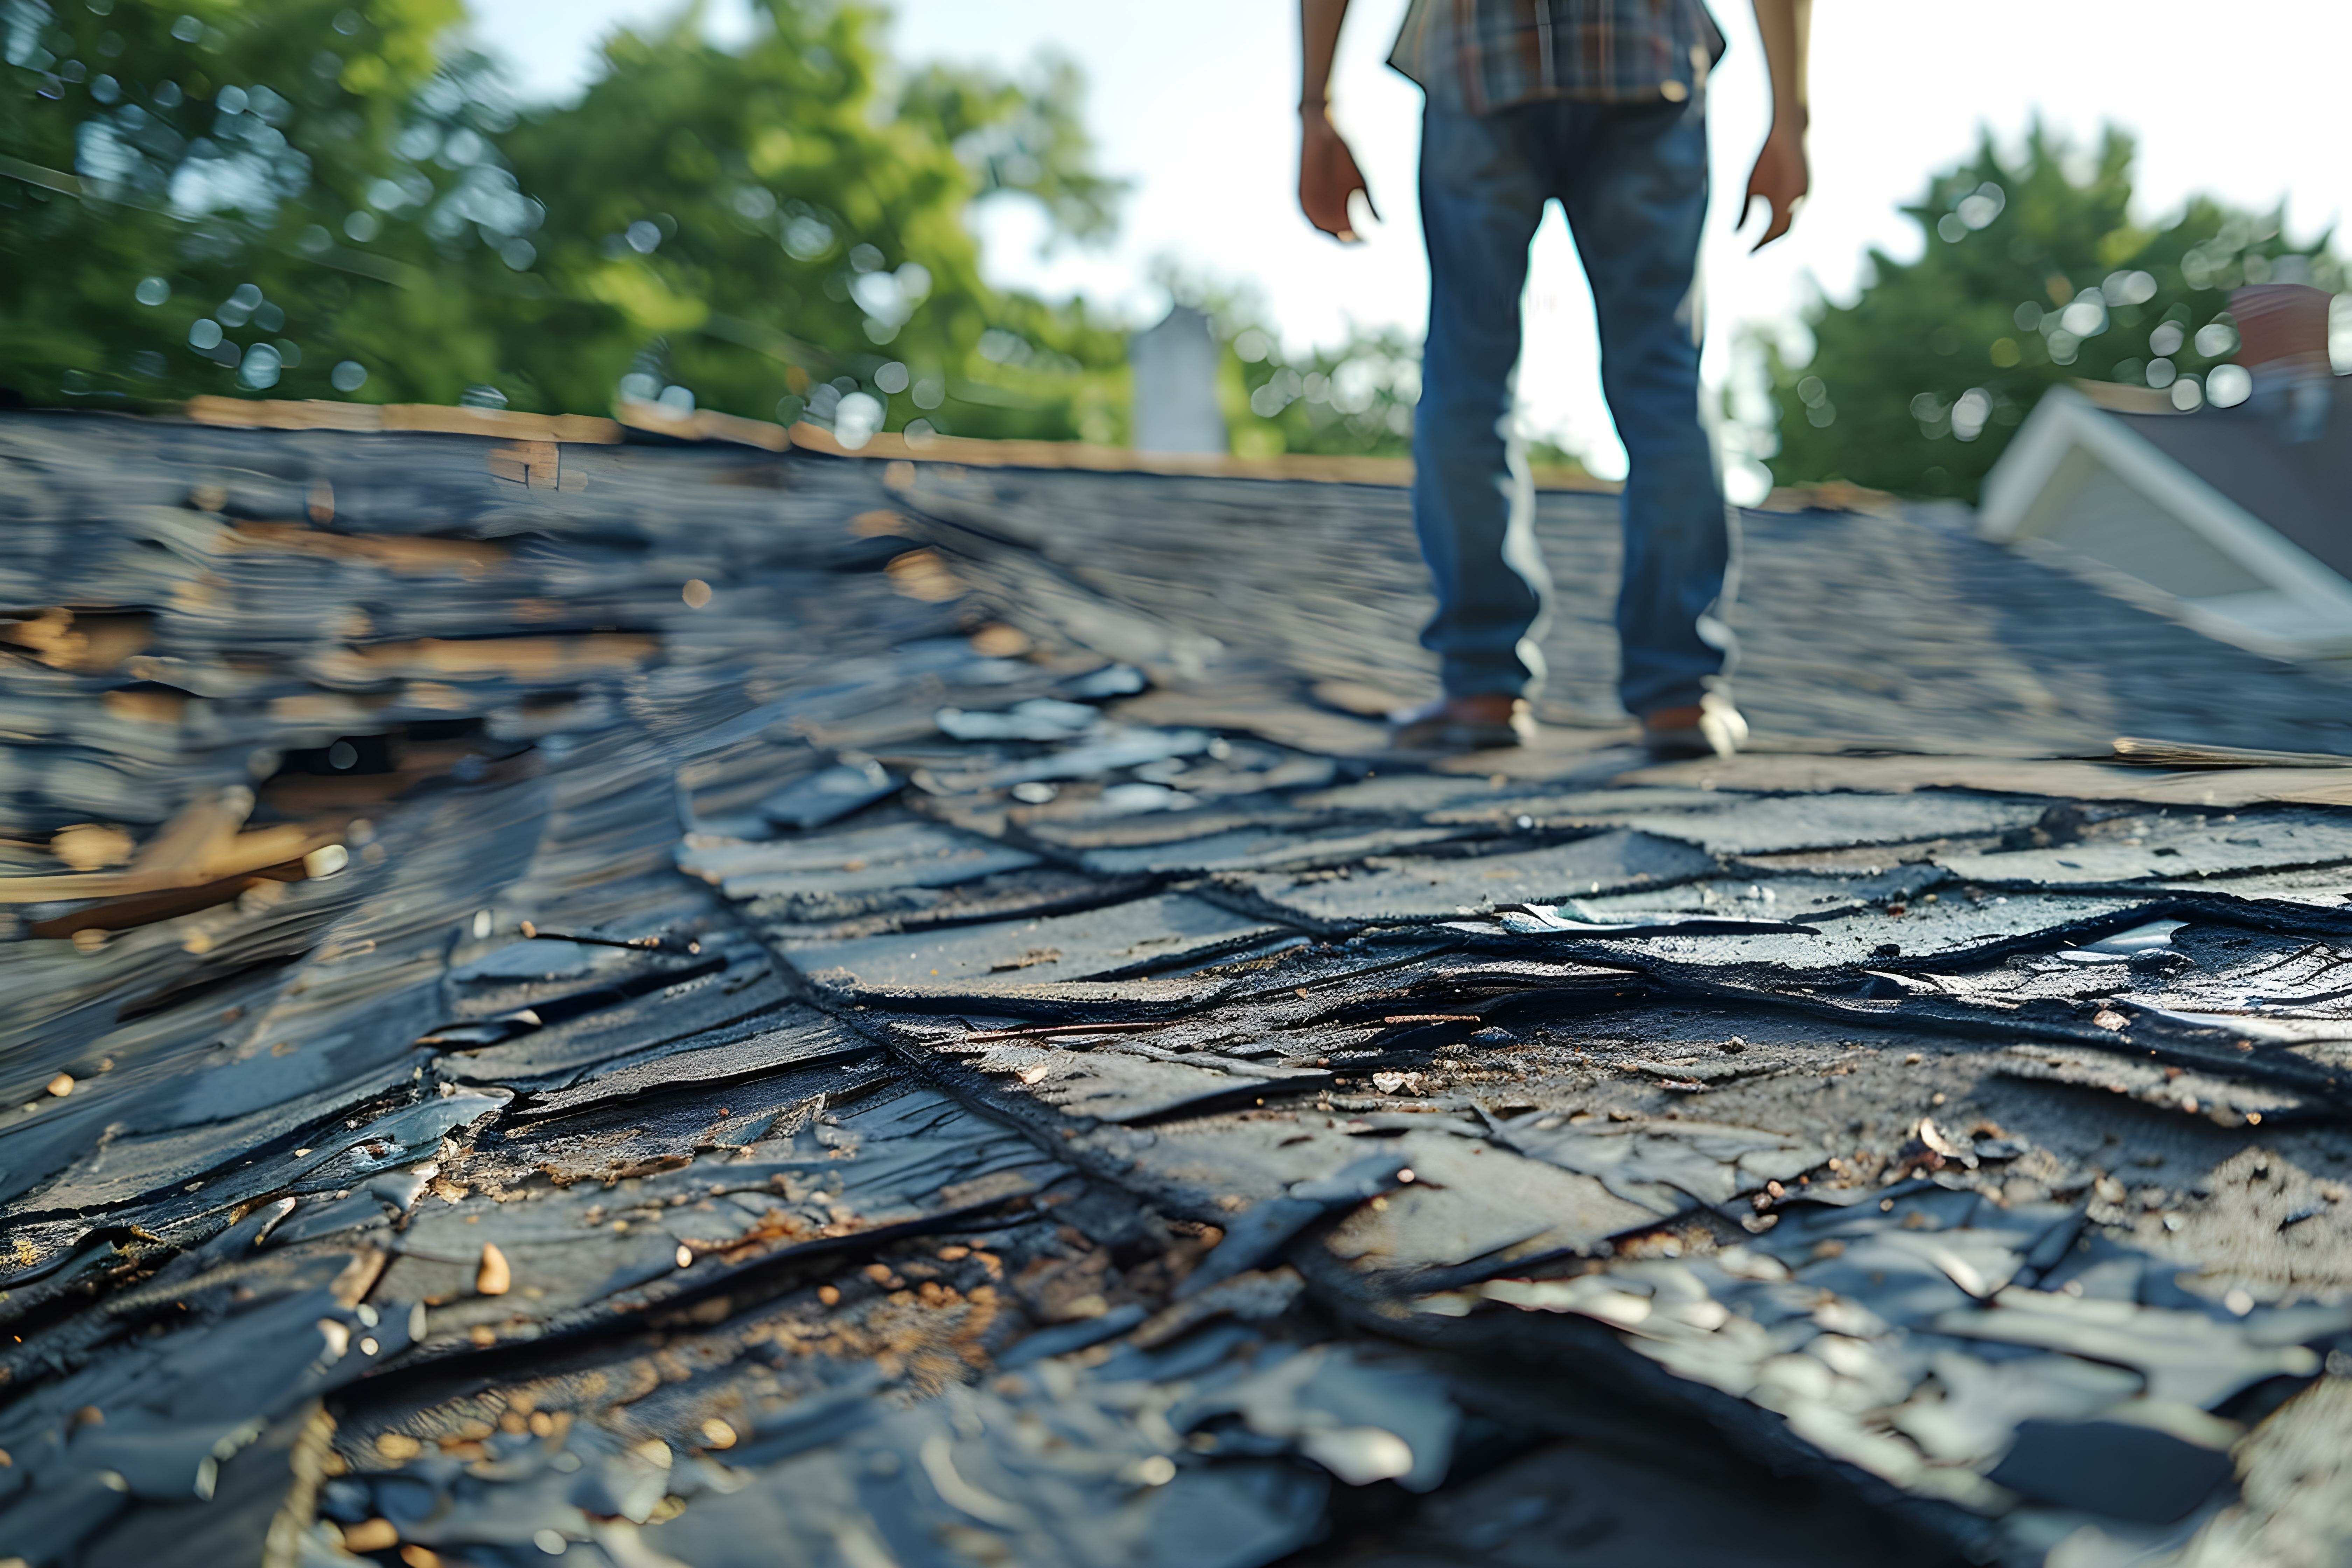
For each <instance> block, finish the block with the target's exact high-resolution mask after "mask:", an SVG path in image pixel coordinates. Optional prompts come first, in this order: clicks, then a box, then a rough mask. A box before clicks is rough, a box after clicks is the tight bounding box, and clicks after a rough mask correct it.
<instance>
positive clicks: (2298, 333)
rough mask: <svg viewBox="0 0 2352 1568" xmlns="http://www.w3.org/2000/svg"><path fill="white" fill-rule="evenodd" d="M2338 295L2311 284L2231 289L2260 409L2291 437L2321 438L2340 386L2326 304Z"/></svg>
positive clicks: (2243, 357) (2241, 356)
mask: <svg viewBox="0 0 2352 1568" xmlns="http://www.w3.org/2000/svg"><path fill="white" fill-rule="evenodd" d="M2334 299H2335V296H2334V295H2332V294H2330V293H2329V292H2328V291H2327V290H2326V289H2315V288H2313V287H2311V286H2310V285H2309V284H2307V283H2255V284H2250V285H2248V286H2247V287H2245V288H2243V289H2237V290H2235V291H2234V292H2232V293H2231V296H2230V314H2231V316H2232V317H2233V318H2235V320H2236V321H2237V323H2238V353H2237V356H2236V358H2237V362H2238V363H2240V364H2242V365H2243V366H2245V367H2246V370H2247V372H2248V373H2249V374H2251V375H2252V377H2253V381H2254V390H2253V397H2252V403H2253V405H2254V408H2255V411H2256V412H2257V413H2259V414H2261V415H2263V416H2264V417H2266V418H2268V419H2269V420H2270V421H2271V422H2272V426H2273V428H2274V429H2275V430H2276V431H2277V432H2278V434H2279V436H2280V437H2281V438H2282V439H2284V440H2286V441H2290V442H2301V441H2311V440H2315V439H2317V438H2318V436H2319V433H2320V431H2321V430H2322V429H2323V428H2324V427H2325V426H2326V423H2327V408H2328V404H2329V403H2330V402H2331V401H2332V399H2333V395H2334V393H2335V390H2336V386H2335V383H2336V375H2335V371H2334V367H2333V366H2331V365H2330V364H2329V363H2328V360H2327V308H2328V305H2329V304H2330V303H2331V302H2332V301H2333V300H2334Z"/></svg>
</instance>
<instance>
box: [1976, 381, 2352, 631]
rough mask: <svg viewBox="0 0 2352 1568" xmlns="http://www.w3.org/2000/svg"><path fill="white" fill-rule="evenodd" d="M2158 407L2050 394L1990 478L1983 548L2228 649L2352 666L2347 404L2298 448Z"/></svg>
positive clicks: (2342, 401)
mask: <svg viewBox="0 0 2352 1568" xmlns="http://www.w3.org/2000/svg"><path fill="white" fill-rule="evenodd" d="M2152 404H2153V400H2152V399H2149V398H2147V397H2146V396H2144V395H2140V394H2139V393H2138V391H2137V389H2136V388H2124V387H2106V386H2094V385H2084V386H2083V387H2082V388H2081V389H2080V390H2077V389H2075V388H2072V387H2059V388H2056V389H2054V390H2053V391H2052V392H2051V393H2050V394H2049V395H2047V396H2045V397H2043V398H2042V402H2041V403H2040V404H2039V405H2037V406H2036V407H2035V408H2034V411H2033V413H2032V416H2030V417H2029V418H2028V419H2027V420H2026V422H2025V425H2024V426H2023V428H2021V430H2019V432H2018V434H2017V437H2016V439H2015V440H2013V441H2012V442H2011V444H2010V447H2009V449H2008V450H2007V451H2006V452H2004V453H2002V454H2001V457H2000V461H1999V462H1998V463H1996V464H1994V466H1993V469H1992V472H1991V473H1990V474H1989V475H1987V476H1986V479H1985V485H1984V497H1983V504H1982V507H1981V509H1980V510H1979V530H1980V531H1981V532H1982V533H1983V535H1984V536H1985V537H1986V538H1988V539H1990V540H1993V541H1995V542H2000V543H2003V544H2008V545H2011V546H2014V547H2017V548H2020V549H2024V550H2027V551H2030V552H2040V553H2042V554H2045V555H2048V556H2050V557H2051V558H2052V559H2053V560H2054V561H2056V562H2057V563H2059V564H2062V565H2063V566H2065V567H2067V568H2069V569H2070V570H2072V571H2074V572H2075V573H2076V574H2079V575H2082V576H2084V577H2087V578H2089V579H2090V580H2092V581H2094V582H2095V583H2096V584H2098V585H2100V586H2101V587H2103V588H2105V589H2106V590H2108V591H2110V592H2113V593H2117V594H2120V595H2124V596H2126V597H2128V598H2131V599H2133V600H2134V601H2135V602H2137V603H2140V604H2143V605H2147V606H2149V607H2151V608H2155V609H2158V610H2159V611H2160V612H2161V613H2164V614H2167V615H2170V616H2175V617H2176V618H2178V619H2179V620H2182V621H2184V622H2186V623H2187V624H2189V625H2190V626H2195V627H2196V628H2197V629H2198V630H2200V631H2202V632H2204V633H2205V634H2206V635H2208V636H2210V637H2218V638H2221V640H2223V641H2227V642H2233V643H2236V644H2238V645H2240V646H2241V647H2249V648H2252V649H2254V650H2256V651H2258V652H2262V653H2266V654H2270V655H2272V656H2273V657H2275V658H2338V657H2342V656H2344V655H2347V654H2352V505H2347V502H2346V501H2345V500H2341V499H2339V498H2342V497H2345V496H2346V495H2347V493H2352V396H2338V397H2336V399H2335V400H2334V405H2333V407H2332V408H2331V409H2330V411H2329V420H2328V426H2327V428H2326V430H2325V431H2324V432H2323V434H2322V436H2321V437H2320V438H2318V439H2316V440H2313V441H2309V442H2303V443H2289V442H2286V441H2283V440H2281V439H2280V438H2279V437H2278V436H2277V435H2276V434H2275V433H2274V432H2273V428H2272V426H2271V425H2270V422H2269V421H2268V419H2267V418H2265V417H2264V416H2263V415H2262V414H2261V413H2259V412H2257V411H2255V410H2254V409H2253V408H2252V406H2251V405H2241V406H2239V407H2235V408H2228V409H2216V408H2206V409H2202V410H2200V411H2198V412H2196V413H2193V414H2179V413H2174V412H2170V411H2159V409H2160V405H2152Z"/></svg>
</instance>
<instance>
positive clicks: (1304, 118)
mask: <svg viewBox="0 0 2352 1568" xmlns="http://www.w3.org/2000/svg"><path fill="white" fill-rule="evenodd" d="M1760 3H1761V0H1759V4H1760ZM1347 19H1348V0H1298V63H1299V86H1298V206H1299V210H1300V211H1302V212H1304V213H1305V214H1306V215H1307V222H1308V223H1311V224H1313V225H1314V226H1316V227H1317V228H1319V229H1321V230H1322V231H1323V232H1324V233H1325V234H1328V235H1330V236H1331V237H1334V238H1336V239H1339V240H1342V241H1346V240H1352V239H1354V238H1355V237H1356V231H1355V229H1354V227H1353V226H1351V225H1350V224H1349V219H1348V198H1349V196H1350V195H1354V194H1355V193H1356V192H1358V191H1364V205H1366V206H1367V207H1370V206H1371V203H1372V196H1371V193H1370V191H1365V190H1364V176H1363V174H1362V173H1361V172H1360V170H1358V169H1357V167H1356V155H1355V154H1354V153H1350V152H1349V151H1348V143H1347V141H1346V139H1345V138H1343V137H1341V136H1340V134H1339V128H1338V127H1337V126H1335V125H1333V124H1332V123H1331V112H1330V110H1331V105H1330V91H1331V58H1332V56H1333V55H1334V54H1336V53H1337V52H1338V51H1339V24H1340V23H1342V22H1344V21H1346V20H1347ZM1372 216H1375V217H1377V216H1380V214H1379V212H1378V210H1377V209H1374V211H1373V215H1372Z"/></svg>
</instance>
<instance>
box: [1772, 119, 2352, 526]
mask: <svg viewBox="0 0 2352 1568" xmlns="http://www.w3.org/2000/svg"><path fill="white" fill-rule="evenodd" d="M2132 153H2133V143H2132V140H2131V138H2130V137H2129V136H2128V135H2127V134H2126V133H2125V132H2121V131H2118V130H2116V129H2113V128H2110V129H2109V130H2108V131H2107V132H2105V136H2104V137H2103V138H2102V140H2101V142H2100V143H2099V145H2098V148H2097V150H2096V153H2095V156H2093V157H2091V158H2089V159H2087V160H2084V163H2086V164H2087V166H2086V167H2079V166H2075V165H2076V163H2077V160H2076V159H2075V157H2074V155H2073V153H2072V152H2071V150H2070V149H2069V148H2068V147H2066V146H2065V145H2064V144H2063V142H2060V141H2059V140H2057V139H2056V138H2054V137H2053V136H2052V135H2050V134H2049V133H2047V132H2044V131H2043V130H2042V128H2041V127H2039V126H2036V127H2035V128H2034V129H2033V131H2032V132H2031V133H2030V134H2029V135H2028V136H2027V138H2026V141H2025V145H2024V149H2023V153H2022V156H2021V159H2020V160H2019V161H2017V162H2016V163H2010V162H2007V161H2005V160H2004V159H2003V158H2002V157H2001V156H2000V153H1999V152H1998V151H1997V150H1996V149H1995V148H1994V146H1993V144H1992V142H1991V140H1990V137H1989V136H1988V137H1987V138H1986V139H1985V141H1984V142H1982V143H1981V144H1980V145H1979V149H1978V151H1977V153H1976V155H1975V157H1974V158H1972V159H1970V160H1969V161H1968V162H1966V163H1961V164H1959V165H1958V166H1956V167H1954V168H1952V169H1948V170H1947V171H1945V172H1943V173H1941V174H1937V175H1936V176H1935V177H1934V178H1933V179H1932V180H1931V181H1930V182H1929V184H1928V187H1927V194H1926V195H1924V196H1922V197H1921V199H1920V200H1919V202H1918V203H1917V204H1916V205H1912V206H1907V207H1906V208H1904V211H1905V213H1906V215H1907V216H1910V217H1911V218H1912V219H1913V221H1915V222H1916V223H1917V224H1918V225H1919V226H1920V227H1921V229H1922V230H1924V231H1925V236H1926V249H1925V252H1924V253H1923V254H1922V255H1921V256H1920V258H1919V259H1918V260H1916V261H1913V262H1899V261H1896V260H1895V259H1893V258H1890V257H1888V256H1886V255H1885V253H1884V252H1880V251H1875V250H1874V251H1873V252H1872V253H1871V257H1870V262H1871V272H1872V274H1873V276H1872V280H1871V281H1870V282H1869V283H1868V284H1867V285H1866V286H1865V287H1864V289H1862V291H1861V294H1860V296H1859V297H1858V298H1857V299H1856V300H1854V301H1853V304H1851V305H1843V306H1840V305H1832V304H1829V303H1827V302H1823V303H1822V304H1821V305H1819V306H1818V307H1816V308H1815V309H1814V310H1811V312H1809V314H1808V325H1809V326H1810V327H1811V331H1812V336H1813V339H1814V343H1815V348H1814V352H1813V353H1812V356H1811V359H1810V360H1809V361H1806V362H1804V363H1789V362H1788V361H1786V360H1784V359H1783V358H1782V357H1781V356H1780V353H1778V352H1777V351H1776V350H1771V349H1768V350H1767V361H1768V366H1769V373H1770V376H1771V380H1772V387H1773V395H1774V401H1775V404H1776V405H1777V409H1778V414H1779V420H1780V451H1779V454H1778V456H1777V457H1776V458H1773V459H1772V461H1771V464H1770V466H1771V468H1772V471H1773V475H1774V477H1775V478H1776V479H1778V480H1779V481H1780V483H1783V484H1790V483H1797V482H1801V481H1807V480H1822V479H1847V480H1852V481H1853V482H1855V483H1857V484H1864V485H1869V486H1873V487H1875V488H1877V489H1887V490H1894V491H1897V492H1900V493H1905V494H1912V495H1950V496H1958V497H1959V498H1962V499H1964V500H1975V499H1976V495H1977V489H1978V487H1979V484H1980V483H1981V481H1982V480H1983V478H1984V475H1985V473H1986V471H1987V470H1988V469H1990V468H1991V467H1992V464H1993V460H1994V459H1995V458H1998V457H1999V456H2000V452H2001V448H2002V447H2004V446H2005V445H2006V444H2007V442H2008V439H2009V437H2010V435H2011V432H2012V431H2013V430H2014V428H2015V427H2016V426H2017V425H2018V424H2019V422H2020V421H2021V420H2022V419H2023V417H2024V416H2025V415H2026V414H2027V413H2028V412H2030V411H2031V410H2032V406H2033V405H2034V404H2035V403H2036V402H2037V401H2038V400H2039V399H2040V398H2041V396H2042V394H2043V393H2044V392H2046V391H2048V390H2049V389H2050V388H2051V387H2053V386H2054V385H2057V384H2060V383H2062V382H2064V381H2068V380H2071V379H2074V378H2087V379H2094V380H2102V381H2111V382H2118V383H2122V384H2127V385H2133V386H2140V387H2147V388H2152V389H2163V390H2165V391H2167V392H2169V393H2170V394H2171V395H2173V396H2174V398H2175V401H2176V402H2177V403H2178V404H2179V405H2181V406H2195V405H2196V402H2197V401H2199V400H2200V399H2201V397H2202V395H2203V394H2202V380H2203V378H2204V377H2205V376H2206V375H2207V374H2210V371H2211V370H2212V369H2213V367H2214V366H2215V365H2217V364H2220V363H2223V362H2225V361H2226V360H2228V359H2229V357H2230V356H2231V353H2234V352H2235V351H2236V348H2237V335H2236V332H2235V331H2234V330H2233V328H2232V325H2231V321H2230V319H2229V315H2228V306H2229V293H2230V290H2231V289H2234V288H2236V287H2237V286H2238V285H2240V284H2241V283H2246V282H2262V281H2265V280H2269V279H2279V280H2287V279H2302V280H2305V281H2312V282H2317V283H2320V284H2321V285H2322V286H2325V287H2331V288H2340V287H2342V286H2343V282H2342V279H2343V273H2342V268H2341V267H2340V265H2339V264H2338V263H2337V262H2336V260H2335V259H2334V258H2331V257H2330V256H2329V255H2328V253H2327V248H2326V247H2327V241H2326V237H2322V238H2321V239H2319V240H2318V241H2316V242H2315V243H2313V244H2312V245H2310V246H2307V247H2297V246H2294V245H2293V244H2290V243H2289V242H2288V241H2287V240H2286V239H2285V238H2284V237H2283V236H2282V235H2281V233H2280V229H2279V217H2278V215H2275V214H2273V215H2272V216H2256V215H2250V214H2244V213H2238V212H2233V211H2231V210H2230V209H2228V208H2226V207H2224V206H2222V205H2221V204H2219V203H2217V202H2214V201H2212V200H2210V199H2208V198H2204V197H2200V198H2197V199H2195V200H2192V201H2190V202H2189V204H2188V205H2186V207H2185V208H2184V209H2183V210H2182V211H2181V212H2179V214H2178V215H2176V216H2173V217H2172V218H2171V219H2170V220H2169V221H2168V222H2166V223H2164V224H2162V225H2160V226H2156V227H2152V228H2151V227H2142V226H2138V225H2136V224H2135V223H2134V222H2133V221H2132V217H2131V213H2130V206H2131V196H2132V186H2131V163H2132Z"/></svg>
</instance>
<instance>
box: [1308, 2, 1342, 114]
mask: <svg viewBox="0 0 2352 1568" xmlns="http://www.w3.org/2000/svg"><path fill="white" fill-rule="evenodd" d="M1347 19H1348V0H1298V74H1299V82H1298V107H1299V109H1300V110H1304V111H1313V110H1320V109H1321V108H1322V107H1323V105H1324V104H1325V102H1326V101H1327V100H1328V98H1329V96H1330V91H1331V58H1332V56H1333V55H1334V54H1336V53H1338V51H1339V24H1340V23H1342V22H1344V21H1346V20H1347Z"/></svg>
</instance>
